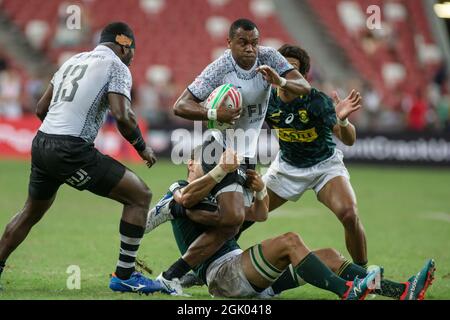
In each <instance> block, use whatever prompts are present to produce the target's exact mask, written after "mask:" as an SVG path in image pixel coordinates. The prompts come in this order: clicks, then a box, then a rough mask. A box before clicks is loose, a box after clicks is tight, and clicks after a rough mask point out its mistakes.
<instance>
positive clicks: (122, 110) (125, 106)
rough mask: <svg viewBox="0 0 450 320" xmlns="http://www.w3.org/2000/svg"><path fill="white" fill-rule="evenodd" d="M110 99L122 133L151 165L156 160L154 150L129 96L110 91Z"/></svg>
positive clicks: (112, 110) (149, 165)
mask: <svg viewBox="0 0 450 320" xmlns="http://www.w3.org/2000/svg"><path fill="white" fill-rule="evenodd" d="M108 101H109V106H110V110H111V114H112V116H113V117H114V118H115V119H116V121H117V128H118V129H119V131H120V134H121V135H122V136H123V137H124V138H125V139H127V141H128V142H129V143H131V144H132V145H133V147H134V148H135V149H136V151H137V152H138V153H139V155H140V156H141V158H142V159H143V160H144V161H145V162H146V163H147V166H148V167H151V166H152V165H153V164H154V163H155V162H156V157H155V155H154V153H153V150H152V149H151V148H150V147H149V146H147V145H146V143H145V141H144V138H143V137H142V133H141V130H140V129H139V126H138V124H137V120H136V115H135V113H134V111H133V110H132V109H131V103H130V100H128V98H126V97H125V96H123V95H121V94H117V93H108Z"/></svg>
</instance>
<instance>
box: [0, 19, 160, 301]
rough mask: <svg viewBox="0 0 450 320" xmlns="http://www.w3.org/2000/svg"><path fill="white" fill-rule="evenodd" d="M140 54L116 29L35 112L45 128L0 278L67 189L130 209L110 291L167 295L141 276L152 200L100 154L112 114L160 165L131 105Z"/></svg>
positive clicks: (115, 26)
mask: <svg viewBox="0 0 450 320" xmlns="http://www.w3.org/2000/svg"><path fill="white" fill-rule="evenodd" d="M134 53H135V38H134V34H133V31H132V30H131V28H130V27H129V26H128V25H126V24H125V23H121V22H115V23H111V24H109V25H107V26H106V27H105V28H104V29H103V31H102V33H101V39H100V44H99V45H98V46H97V47H96V48H95V49H94V50H93V51H90V52H83V53H80V54H77V55H75V56H73V57H71V58H70V59H69V60H68V61H67V62H65V63H64V64H63V65H62V66H61V68H60V69H59V70H58V71H57V72H56V73H55V74H54V76H53V79H52V80H51V82H50V84H49V86H48V88H47V89H46V91H45V93H44V95H43V96H42V98H41V99H40V101H39V102H38V105H37V109H36V115H37V116H38V117H39V119H40V120H41V121H42V125H41V126H40V128H39V131H38V132H37V134H36V136H35V138H34V140H33V143H32V150H31V156H32V160H31V175H30V181H29V188H28V199H27V200H26V202H25V206H24V207H23V209H22V210H21V211H20V212H19V213H17V214H16V215H15V216H14V217H13V218H12V220H11V222H10V223H9V224H8V225H7V226H6V230H5V232H4V233H3V236H2V238H1V240H0V274H1V271H2V270H3V268H4V266H5V263H6V259H7V258H8V257H9V256H10V254H11V253H12V252H13V251H14V250H15V249H16V248H17V247H18V246H19V245H20V244H21V243H22V241H23V240H25V238H26V236H27V235H28V233H29V232H30V230H31V228H32V227H33V226H34V225H35V224H36V223H37V222H39V220H40V219H41V218H42V217H43V215H44V214H45V213H46V212H47V210H48V209H49V208H50V207H51V205H52V204H53V201H54V200H55V198H56V193H57V191H58V189H59V187H60V186H61V185H62V184H64V183H65V184H67V185H69V186H71V187H73V188H75V189H78V190H89V191H90V192H92V193H94V194H96V195H99V196H101V197H107V198H109V199H113V200H115V201H118V202H120V203H121V204H123V211H122V218H121V221H120V226H119V230H120V240H121V242H120V254H119V260H118V262H117V266H116V271H115V273H114V274H113V276H112V278H111V282H110V288H111V289H112V290H113V291H119V292H138V293H145V294H148V293H153V292H155V291H162V290H163V287H162V286H161V284H160V283H159V282H157V281H152V280H151V279H148V278H146V277H144V276H143V275H142V274H140V273H138V272H135V257H136V255H137V251H138V249H139V244H140V242H141V239H142V236H143V235H144V230H145V223H146V218H147V213H148V209H149V206H150V201H151V197H152V194H151V192H150V190H149V188H148V187H147V185H146V184H145V183H144V182H143V181H142V180H141V179H140V178H139V177H138V176H137V175H136V174H135V173H133V172H132V171H131V170H129V169H128V168H126V167H125V166H124V165H122V164H121V163H119V162H118V161H116V160H114V159H112V158H110V157H108V156H105V155H103V154H102V153H100V152H99V151H98V150H97V149H95V148H94V140H95V138H96V136H97V134H98V130H99V129H100V127H101V126H102V125H103V123H104V121H105V118H106V113H107V112H108V111H110V112H111V114H112V116H113V117H114V118H115V119H116V122H117V128H118V129H119V131H120V133H121V134H122V136H123V137H124V138H125V139H126V140H127V141H128V142H129V143H131V144H132V145H133V146H134V148H135V149H136V151H137V152H138V153H139V155H140V156H141V157H142V159H143V160H144V161H145V162H146V163H147V165H148V167H151V166H152V165H153V164H154V163H155V161H156V158H155V156H154V153H153V151H152V149H151V148H150V147H149V146H147V145H146V143H145V141H144V139H143V137H142V134H141V131H140V129H139V126H138V125H137V122H136V116H135V114H134V112H133V111H132V109H131V106H130V104H131V94H130V91H131V86H132V77H131V73H130V70H129V69H128V66H129V65H130V64H131V62H132V60H133V57H134Z"/></svg>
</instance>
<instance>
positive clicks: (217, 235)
mask: <svg viewBox="0 0 450 320" xmlns="http://www.w3.org/2000/svg"><path fill="white" fill-rule="evenodd" d="M217 203H218V205H219V211H220V214H219V215H218V217H219V221H218V227H215V228H211V229H210V230H208V231H207V232H204V233H203V234H202V235H200V236H199V237H198V238H197V239H196V241H195V242H193V243H192V244H191V245H190V246H189V249H188V250H187V251H186V253H185V254H184V255H183V257H182V258H180V259H179V260H178V261H177V262H175V263H174V264H173V265H172V266H171V267H170V268H169V269H167V271H165V272H163V274H162V276H163V278H164V279H161V280H169V281H171V280H173V279H175V278H177V279H180V278H181V277H182V276H184V275H185V274H186V273H187V272H188V271H189V270H191V269H192V268H193V267H195V266H197V265H199V264H201V263H203V262H205V261H206V259H208V258H209V257H211V256H212V255H213V254H214V253H215V252H217V250H219V249H220V248H221V247H222V246H223V245H224V243H225V242H226V241H227V240H229V239H230V238H232V237H234V236H235V235H236V234H237V233H238V232H239V227H240V226H241V224H242V222H243V221H244V218H245V207H244V198H243V195H242V193H239V192H224V193H221V194H219V195H218V196H217Z"/></svg>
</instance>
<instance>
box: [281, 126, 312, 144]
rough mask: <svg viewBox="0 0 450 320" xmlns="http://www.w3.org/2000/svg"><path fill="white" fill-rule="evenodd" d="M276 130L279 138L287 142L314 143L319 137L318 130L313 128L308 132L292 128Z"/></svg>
mask: <svg viewBox="0 0 450 320" xmlns="http://www.w3.org/2000/svg"><path fill="white" fill-rule="evenodd" d="M275 129H276V130H277V135H278V138H279V139H280V140H282V141H285V142H313V141H314V140H316V139H317V138H318V137H319V135H318V134H317V131H316V128H311V129H308V130H296V129H291V128H288V129H285V128H275Z"/></svg>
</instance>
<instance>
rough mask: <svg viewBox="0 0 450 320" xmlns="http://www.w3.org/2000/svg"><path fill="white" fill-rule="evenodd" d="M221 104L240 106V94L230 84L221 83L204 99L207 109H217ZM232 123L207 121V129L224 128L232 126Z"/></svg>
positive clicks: (231, 106) (228, 106) (235, 107)
mask: <svg viewBox="0 0 450 320" xmlns="http://www.w3.org/2000/svg"><path fill="white" fill-rule="evenodd" d="M221 105H223V106H224V107H225V108H230V109H239V108H240V107H241V106H242V95H241V93H240V92H239V90H238V89H237V88H236V87H235V86H233V85H232V84H223V85H221V86H220V87H217V88H216V89H215V90H214V91H213V92H212V93H211V94H210V95H209V97H208V99H207V100H206V104H205V106H206V108H207V109H218V108H219V107H220V106H221ZM232 127H233V125H232V124H228V123H223V122H220V121H217V120H215V121H214V120H209V121H208V129H217V130H221V131H222V130H226V129H229V128H232Z"/></svg>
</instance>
